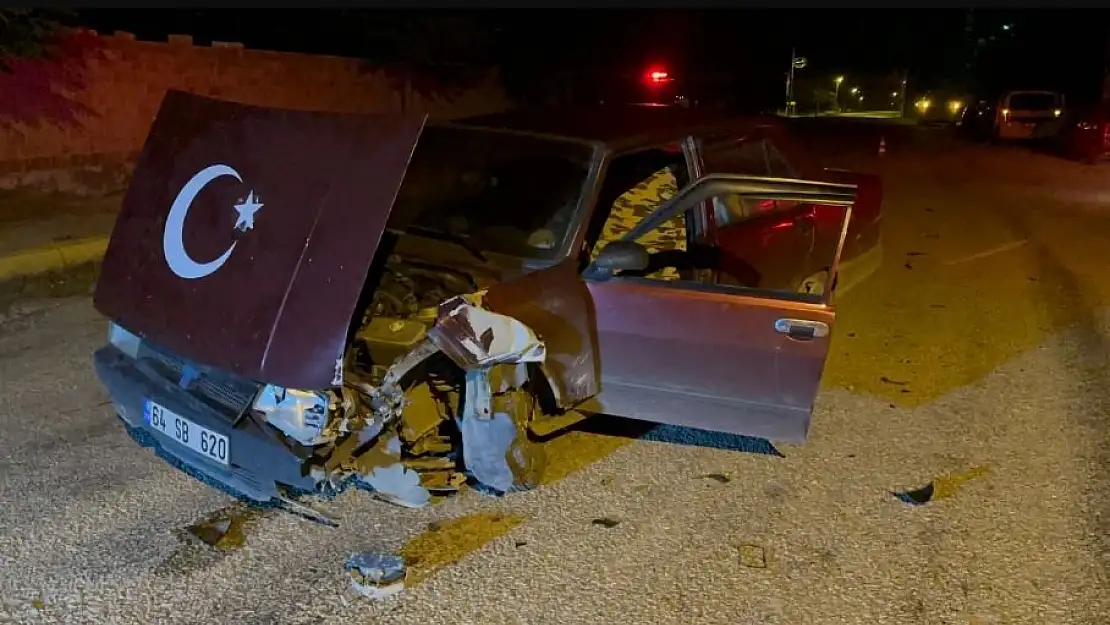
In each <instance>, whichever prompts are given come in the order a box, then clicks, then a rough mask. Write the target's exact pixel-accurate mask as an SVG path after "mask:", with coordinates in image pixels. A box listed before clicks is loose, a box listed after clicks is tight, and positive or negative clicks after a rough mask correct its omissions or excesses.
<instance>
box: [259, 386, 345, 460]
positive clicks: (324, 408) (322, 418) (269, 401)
mask: <svg viewBox="0 0 1110 625" xmlns="http://www.w3.org/2000/svg"><path fill="white" fill-rule="evenodd" d="M330 407H331V402H330V401H329V400H328V397H327V395H325V394H324V393H319V392H315V391H298V390H295V389H291V388H282V387H280V386H274V385H273V384H267V385H266V386H265V387H263V388H262V390H261V391H259V393H258V397H256V398H255V400H254V405H253V406H252V408H253V409H254V410H257V411H258V412H261V413H262V414H263V415H264V416H265V417H266V422H267V423H269V424H270V425H272V426H274V427H275V428H277V429H279V430H281V431H282V432H284V433H285V434H286V435H287V436H289V437H290V438H292V439H294V440H296V441H297V442H299V443H301V444H302V445H309V446H312V445H319V444H322V443H325V442H327V441H329V440H331V437H329V436H328V435H327V434H326V433H325V429H326V428H327V425H328V414H329V410H330Z"/></svg>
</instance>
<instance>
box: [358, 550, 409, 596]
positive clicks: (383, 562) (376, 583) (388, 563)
mask: <svg viewBox="0 0 1110 625" xmlns="http://www.w3.org/2000/svg"><path fill="white" fill-rule="evenodd" d="M345 568H346V569H347V574H348V575H350V577H351V588H352V589H353V590H354V591H355V592H357V593H358V594H360V595H362V596H364V597H368V598H370V599H374V600H381V599H386V598H388V597H391V596H393V595H395V594H397V593H399V592H401V591H402V590H404V588H405V561H404V559H402V558H400V557H399V556H388V555H382V554H379V553H369V552H363V553H356V554H353V555H351V556H350V557H349V558H347V564H346V567H345Z"/></svg>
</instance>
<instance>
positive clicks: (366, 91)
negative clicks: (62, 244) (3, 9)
mask: <svg viewBox="0 0 1110 625" xmlns="http://www.w3.org/2000/svg"><path fill="white" fill-rule="evenodd" d="M80 36H83V37H85V40H86V42H87V44H86V45H83V46H77V47H76V48H73V47H72V46H71V49H70V50H69V52H68V53H67V54H63V55H62V57H61V59H60V60H58V61H51V62H46V61H27V62H22V63H21V64H20V65H18V66H16V67H15V73H14V75H8V76H3V75H0V188H8V189H11V188H17V187H28V186H29V187H35V188H40V189H45V190H51V191H64V192H75V193H82V194H89V193H96V194H99V193H104V192H112V191H113V190H118V189H119V188H121V187H122V185H123V184H125V182H126V180H127V178H128V171H127V167H128V164H129V163H130V162H131V161H133V159H134V156H135V154H136V153H137V151H138V150H139V148H140V147H141V146H142V143H143V140H144V138H145V136H146V133H147V130H148V129H149V127H150V123H151V122H152V121H153V119H154V115H155V113H156V112H157V110H158V105H159V103H160V101H161V99H162V96H163V94H164V93H165V92H166V90H167V89H171V88H173V89H181V90H184V91H189V92H192V93H196V94H200V95H208V96H212V97H217V98H223V99H228V100H236V101H239V102H245V103H249V104H260V105H268V106H278V107H286V108H294V109H307V110H323V111H341V112H390V111H392V112H396V111H400V110H401V108H402V106H405V107H406V108H408V109H409V110H418V111H424V112H427V113H428V114H429V115H430V117H431V118H432V119H449V118H455V117H463V116H467V115H473V114H479V113H486V112H493V111H497V110H501V109H504V108H506V106H507V101H506V99H505V96H504V93H503V92H502V90H501V89H500V86H499V85H498V83H497V80H496V77H494V76H490V77H489V79H488V80H486V81H485V83H484V84H482V85H480V86H478V87H475V88H472V89H469V90H466V91H462V92H458V93H453V94H451V95H443V96H441V97H438V98H434V97H427V96H424V95H421V94H419V93H412V92H411V91H410V93H408V94H407V97H403V95H402V93H401V92H400V90H399V89H397V88H395V87H393V86H392V85H391V84H390V81H389V80H387V78H386V76H385V73H384V72H383V71H382V70H381V69H380V68H375V67H373V66H372V65H370V64H368V63H367V62H365V61H360V60H357V59H350V58H342V57H334V56H320V55H306V54H291V53H284V52H269V51H263V50H251V49H246V48H244V47H243V46H242V44H237V43H218V42H217V43H213V45H212V46H199V45H193V43H192V39H191V37H188V36H181V35H171V36H170V37H169V41H167V42H147V41H136V40H135V39H134V37H133V36H131V35H129V34H127V33H116V34H115V35H112V36H101V35H96V34H95V33H90V32H88V31H86V32H84V33H81V34H80Z"/></svg>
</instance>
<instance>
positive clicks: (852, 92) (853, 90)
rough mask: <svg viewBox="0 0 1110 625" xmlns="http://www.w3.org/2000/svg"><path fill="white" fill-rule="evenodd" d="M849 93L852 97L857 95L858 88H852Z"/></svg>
mask: <svg viewBox="0 0 1110 625" xmlns="http://www.w3.org/2000/svg"><path fill="white" fill-rule="evenodd" d="M849 93H851V94H852V95H856V94H857V93H859V87H852V90H851V91H850V92H849Z"/></svg>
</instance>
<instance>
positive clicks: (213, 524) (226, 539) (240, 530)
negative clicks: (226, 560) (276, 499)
mask: <svg viewBox="0 0 1110 625" xmlns="http://www.w3.org/2000/svg"><path fill="white" fill-rule="evenodd" d="M254 514H256V513H255V512H254V510H252V509H251V508H249V507H247V506H246V505H244V504H240V503H235V504H232V505H230V506H227V507H225V508H222V509H220V510H217V511H216V512H214V513H212V514H211V515H210V516H209V517H208V518H206V519H204V520H203V521H200V522H198V523H194V524H193V525H190V526H188V527H186V528H185V534H186V535H188V536H191V537H192V538H195V539H197V540H199V541H200V542H202V543H204V544H206V545H208V546H209V547H212V548H213V549H215V550H217V551H232V550H234V549H238V548H240V547H242V546H243V545H245V544H246V542H247V539H246V534H245V533H244V529H245V526H246V524H247V522H248V521H249V520H250V519H251V517H252V516H253V515H254Z"/></svg>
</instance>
